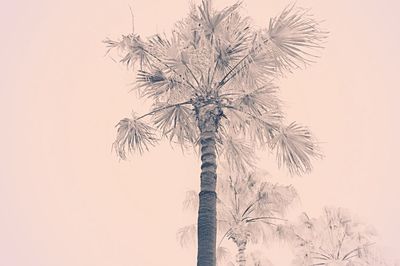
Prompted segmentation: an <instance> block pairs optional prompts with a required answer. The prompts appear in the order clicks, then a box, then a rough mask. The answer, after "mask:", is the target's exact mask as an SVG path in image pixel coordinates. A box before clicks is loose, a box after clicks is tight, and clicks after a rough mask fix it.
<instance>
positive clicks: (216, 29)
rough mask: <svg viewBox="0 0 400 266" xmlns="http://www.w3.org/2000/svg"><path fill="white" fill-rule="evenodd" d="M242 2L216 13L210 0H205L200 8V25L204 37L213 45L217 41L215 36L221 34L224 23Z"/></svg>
mask: <svg viewBox="0 0 400 266" xmlns="http://www.w3.org/2000/svg"><path fill="white" fill-rule="evenodd" d="M240 4H241V3H240V2H236V3H235V4H233V5H232V6H229V7H226V8H224V9H223V10H221V11H219V12H218V11H215V10H213V9H212V7H211V1H210V0H203V1H202V5H201V6H199V12H200V16H199V19H200V20H199V23H200V24H201V27H202V30H203V32H204V36H205V37H206V39H208V40H209V41H210V42H211V43H212V42H213V41H214V40H215V36H218V34H219V33H220V28H221V26H222V22H223V21H224V20H225V19H226V18H227V17H228V16H229V15H230V14H232V13H233V12H234V11H235V10H237V9H238V7H239V6H240Z"/></svg>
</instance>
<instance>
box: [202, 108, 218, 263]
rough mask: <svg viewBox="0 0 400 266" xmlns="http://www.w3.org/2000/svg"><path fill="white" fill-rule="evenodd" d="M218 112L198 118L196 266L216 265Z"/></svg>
mask: <svg viewBox="0 0 400 266" xmlns="http://www.w3.org/2000/svg"><path fill="white" fill-rule="evenodd" d="M215 111H216V110H215V109H211V110H209V109H208V110H207V109H206V110H205V112H203V113H200V114H199V120H198V122H199V129H200V148H201V175H200V179H201V182H200V186H201V189H200V193H199V213H198V220H197V222H198V231H197V236H198V237H197V239H198V253H197V266H215V265H216V241H217V218H216V217H217V193H216V192H215V188H216V183H217V162H216V134H217V127H218V121H219V117H218V116H219V114H218V113H216V112H215Z"/></svg>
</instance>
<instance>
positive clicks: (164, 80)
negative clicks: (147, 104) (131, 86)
mask: <svg viewBox="0 0 400 266" xmlns="http://www.w3.org/2000/svg"><path fill="white" fill-rule="evenodd" d="M136 81H137V86H136V88H137V89H138V90H139V92H140V95H141V96H142V97H147V98H151V99H153V100H154V101H155V102H162V101H185V100H188V99H190V96H191V91H189V90H187V87H185V86H183V84H182V82H181V81H180V80H179V79H176V78H175V77H173V76H172V77H170V76H167V75H166V74H165V73H164V72H162V71H161V70H160V69H157V70H155V71H152V72H148V71H143V70H139V71H138V74H137V78H136Z"/></svg>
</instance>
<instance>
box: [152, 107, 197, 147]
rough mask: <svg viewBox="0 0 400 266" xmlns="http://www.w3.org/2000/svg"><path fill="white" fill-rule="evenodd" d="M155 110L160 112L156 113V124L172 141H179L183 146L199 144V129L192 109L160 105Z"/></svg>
mask: <svg viewBox="0 0 400 266" xmlns="http://www.w3.org/2000/svg"><path fill="white" fill-rule="evenodd" d="M155 109H156V110H160V111H158V112H155V113H154V123H155V124H156V126H157V128H159V129H160V130H161V131H162V134H163V135H164V136H166V137H168V138H169V140H170V141H177V142H178V143H179V144H181V145H185V143H186V142H189V143H192V144H193V143H196V142H197V140H198V129H197V126H196V121H195V117H194V111H193V110H192V109H191V108H189V107H187V106H184V105H179V104H177V105H168V104H166V103H159V104H157V107H156V108H155Z"/></svg>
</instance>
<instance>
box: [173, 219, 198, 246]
mask: <svg viewBox="0 0 400 266" xmlns="http://www.w3.org/2000/svg"><path fill="white" fill-rule="evenodd" d="M176 237H177V239H178V241H179V244H180V245H181V246H182V247H188V246H192V245H194V244H195V243H196V239H197V226H196V225H195V224H192V225H188V226H185V227H182V228H181V229H179V230H178V233H177V234H176Z"/></svg>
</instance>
